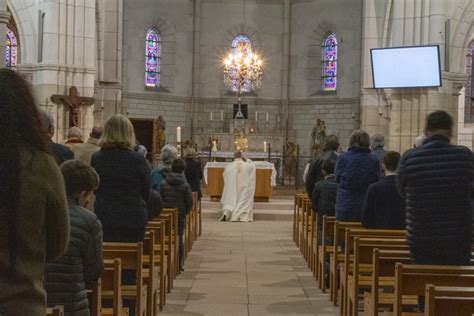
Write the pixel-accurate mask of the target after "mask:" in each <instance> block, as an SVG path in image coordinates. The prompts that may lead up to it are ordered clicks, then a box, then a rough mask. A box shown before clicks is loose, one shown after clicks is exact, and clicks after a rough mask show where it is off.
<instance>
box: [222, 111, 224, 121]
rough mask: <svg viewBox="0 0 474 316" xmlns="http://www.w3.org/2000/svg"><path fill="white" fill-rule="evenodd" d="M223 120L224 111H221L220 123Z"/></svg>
mask: <svg viewBox="0 0 474 316" xmlns="http://www.w3.org/2000/svg"><path fill="white" fill-rule="evenodd" d="M223 120H224V111H222V110H221V122H222V121H223Z"/></svg>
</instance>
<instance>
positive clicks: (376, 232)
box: [339, 228, 407, 315]
mask: <svg viewBox="0 0 474 316" xmlns="http://www.w3.org/2000/svg"><path fill="white" fill-rule="evenodd" d="M405 236H406V232H405V231H404V230H390V229H366V228H348V229H346V233H345V236H344V237H345V243H344V259H343V264H342V265H341V266H340V269H339V270H340V271H339V275H340V282H339V288H340V291H339V294H340V302H341V304H340V312H341V315H346V311H347V305H346V304H347V282H348V277H349V273H350V271H351V270H350V264H351V263H352V262H353V251H354V239H355V238H356V237H367V238H394V239H397V238H405ZM405 249H407V246H405Z"/></svg>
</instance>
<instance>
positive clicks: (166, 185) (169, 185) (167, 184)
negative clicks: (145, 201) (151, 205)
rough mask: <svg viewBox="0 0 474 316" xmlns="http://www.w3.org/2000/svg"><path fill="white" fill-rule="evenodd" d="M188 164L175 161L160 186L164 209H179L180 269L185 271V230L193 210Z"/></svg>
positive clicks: (180, 160)
mask: <svg viewBox="0 0 474 316" xmlns="http://www.w3.org/2000/svg"><path fill="white" fill-rule="evenodd" d="M185 169H186V163H185V162H184V160H183V159H175V160H173V162H172V163H171V172H170V173H168V175H167V176H166V179H165V180H164V181H162V182H161V184H160V188H159V191H160V195H161V198H162V199H163V207H164V208H177V209H178V210H179V216H178V235H179V268H180V271H184V240H183V237H184V230H185V228H186V215H187V214H188V213H189V211H191V209H192V208H193V195H192V191H191V187H190V186H189V184H188V182H186V177H185V176H184V170H185Z"/></svg>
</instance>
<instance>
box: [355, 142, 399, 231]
mask: <svg viewBox="0 0 474 316" xmlns="http://www.w3.org/2000/svg"><path fill="white" fill-rule="evenodd" d="M399 160H400V154H399V153H397V152H395V151H388V152H387V153H386V154H385V155H384V157H383V158H382V170H383V171H384V173H385V176H384V177H383V178H382V179H381V180H380V181H379V182H376V183H374V184H372V185H371V186H369V189H368V190H367V194H366V196H365V200H364V206H363V207H362V219H361V222H362V226H364V227H365V228H372V229H405V201H403V199H402V197H401V196H400V193H399V192H398V188H397V177H396V174H397V167H398V162H399Z"/></svg>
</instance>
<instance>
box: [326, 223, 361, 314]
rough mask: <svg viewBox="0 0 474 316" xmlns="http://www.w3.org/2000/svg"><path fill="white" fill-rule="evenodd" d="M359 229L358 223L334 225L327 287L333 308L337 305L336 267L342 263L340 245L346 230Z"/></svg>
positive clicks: (342, 255) (337, 283)
mask: <svg viewBox="0 0 474 316" xmlns="http://www.w3.org/2000/svg"><path fill="white" fill-rule="evenodd" d="M358 227H359V228H360V227H362V224H361V223H360V222H339V221H336V222H335V223H334V233H333V236H334V252H333V253H332V254H330V256H329V267H330V268H329V287H330V289H331V296H330V298H331V300H332V301H333V303H334V306H336V305H337V304H338V285H339V270H338V266H339V265H340V264H342V263H343V262H344V253H343V252H342V248H341V247H340V245H341V244H342V243H343V242H344V240H345V239H346V230H347V229H348V228H358Z"/></svg>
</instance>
